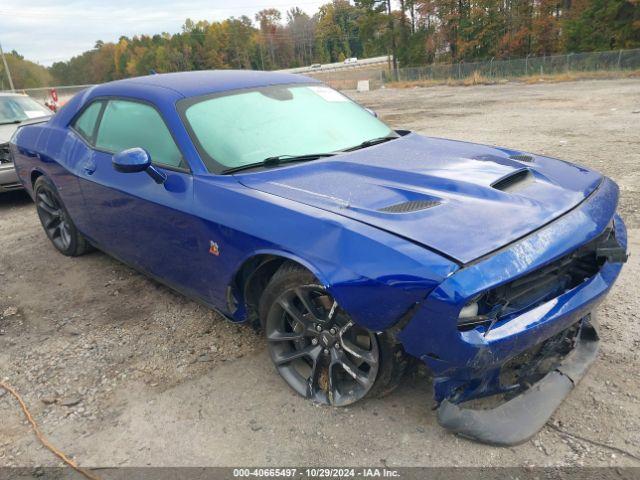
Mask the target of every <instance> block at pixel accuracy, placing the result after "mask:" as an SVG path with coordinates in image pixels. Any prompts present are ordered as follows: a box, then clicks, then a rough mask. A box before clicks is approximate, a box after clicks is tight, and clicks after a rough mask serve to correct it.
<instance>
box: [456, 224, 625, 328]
mask: <svg viewBox="0 0 640 480" xmlns="http://www.w3.org/2000/svg"><path fill="white" fill-rule="evenodd" d="M613 227H614V225H613V221H612V222H611V223H610V224H609V225H608V226H607V228H606V229H605V230H604V231H603V232H602V233H601V234H600V235H599V236H598V237H596V238H595V239H593V240H592V241H591V242H589V243H587V244H586V245H583V246H582V247H580V248H578V249H577V250H574V251H573V252H571V253H570V254H568V255H565V256H564V257H562V258H560V259H559V260H556V261H554V262H552V263H550V264H548V265H547V266H545V267H543V268H540V269H538V270H535V271H533V272H531V273H529V274H527V275H524V276H522V277H520V278H517V279H515V280H513V281H511V282H508V283H506V284H503V285H500V286H498V287H496V288H493V289H491V290H488V291H486V292H484V293H482V294H480V295H477V296H475V297H473V298H472V299H471V300H469V301H468V302H467V303H466V304H465V306H464V307H463V308H462V309H461V311H460V315H459V317H458V330H460V331H467V330H471V329H474V328H477V327H481V328H483V329H484V333H485V334H487V333H488V332H489V331H490V330H491V328H493V326H494V325H496V324H497V323H498V322H500V321H507V320H508V319H509V318H510V317H512V316H515V315H519V314H521V313H523V312H525V311H527V310H529V309H531V308H535V307H536V306H538V305H540V304H542V303H544V302H547V301H549V300H551V299H553V298H555V297H557V296H559V295H562V294H563V293H565V292H568V291H569V290H571V289H573V288H575V287H577V286H578V285H580V284H581V283H583V282H584V281H586V280H589V279H590V278H592V277H593V276H594V275H596V274H597V273H598V272H599V271H600V269H601V268H602V266H603V265H604V264H605V262H611V263H624V262H625V261H626V260H627V253H626V249H625V248H624V247H622V246H621V245H620V244H619V243H618V241H617V240H616V238H615V230H614V228H613Z"/></svg>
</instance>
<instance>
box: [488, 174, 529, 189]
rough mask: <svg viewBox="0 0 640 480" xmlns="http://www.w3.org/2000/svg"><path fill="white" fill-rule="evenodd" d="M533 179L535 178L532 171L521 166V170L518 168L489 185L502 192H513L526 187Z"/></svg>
mask: <svg viewBox="0 0 640 480" xmlns="http://www.w3.org/2000/svg"><path fill="white" fill-rule="evenodd" d="M534 181H535V178H534V176H533V173H531V171H530V170H528V169H526V168H523V169H522V170H518V171H517V172H514V173H512V174H510V175H507V176H506V177H502V178H501V179H500V180H498V181H497V182H494V183H492V184H491V186H492V187H493V188H495V189H496V190H500V191H502V192H514V191H516V190H520V189H521V188H524V187H526V186H527V185H529V184H530V183H533V182H534Z"/></svg>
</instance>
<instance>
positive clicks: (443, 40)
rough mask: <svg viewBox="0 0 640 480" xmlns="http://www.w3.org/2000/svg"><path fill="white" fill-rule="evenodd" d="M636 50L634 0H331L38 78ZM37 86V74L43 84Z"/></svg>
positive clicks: (123, 44) (203, 24)
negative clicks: (388, 58)
mask: <svg viewBox="0 0 640 480" xmlns="http://www.w3.org/2000/svg"><path fill="white" fill-rule="evenodd" d="M636 47H640V1H639V0H354V1H352V2H351V1H349V0H333V1H331V2H329V3H327V4H325V5H322V6H321V7H320V8H319V9H318V11H317V12H316V13H315V14H313V15H308V14H307V13H305V12H304V11H302V10H301V9H300V8H292V9H290V10H288V11H286V12H285V14H284V16H283V14H282V12H281V11H280V10H277V9H274V8H268V9H264V10H261V11H260V12H258V13H257V14H256V15H255V17H254V18H253V19H252V18H249V17H247V16H242V17H239V18H234V17H232V18H229V19H227V20H223V21H220V22H208V21H205V20H201V21H194V20H191V19H187V20H186V21H185V23H184V25H183V26H182V29H181V32H179V33H176V34H169V33H159V34H156V35H151V36H149V35H139V36H134V37H132V38H128V37H121V38H120V39H119V40H118V41H117V42H102V41H98V42H96V44H95V48H93V49H92V50H89V51H86V52H84V53H82V54H81V55H78V56H76V57H73V58H71V59H70V60H69V61H66V62H56V63H54V64H53V65H52V66H51V67H50V68H49V69H48V72H47V73H48V74H49V75H50V76H51V79H52V80H53V81H54V83H56V84H58V85H72V84H86V83H100V82H105V81H109V80H115V79H119V78H125V77H131V76H137V75H146V74H149V73H150V72H158V73H162V72H172V71H180V70H200V69H224V68H236V69H259V70H274V69H282V68H292V67H298V66H304V65H310V64H313V63H329V62H340V61H342V60H344V59H345V58H348V57H361V58H362V57H372V56H378V55H387V54H389V55H393V59H394V60H395V61H394V66H397V65H399V66H401V67H404V66H415V65H425V64H429V63H434V62H458V61H469V60H478V59H489V58H492V57H493V58H496V59H500V58H510V57H525V56H527V55H550V54H554V53H564V52H582V51H594V50H615V49H626V48H636ZM44 78H46V76H45V75H43V79H44Z"/></svg>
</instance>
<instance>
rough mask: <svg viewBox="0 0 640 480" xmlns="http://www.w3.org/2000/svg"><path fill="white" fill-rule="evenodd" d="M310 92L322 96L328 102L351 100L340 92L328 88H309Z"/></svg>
mask: <svg viewBox="0 0 640 480" xmlns="http://www.w3.org/2000/svg"><path fill="white" fill-rule="evenodd" d="M309 90H311V91H312V92H314V93H315V94H317V95H320V96H321V97H322V98H323V99H325V100H326V101H327V102H348V101H349V99H348V98H347V97H345V96H344V95H342V94H341V93H340V92H337V91H335V90H333V89H332V88H328V87H309Z"/></svg>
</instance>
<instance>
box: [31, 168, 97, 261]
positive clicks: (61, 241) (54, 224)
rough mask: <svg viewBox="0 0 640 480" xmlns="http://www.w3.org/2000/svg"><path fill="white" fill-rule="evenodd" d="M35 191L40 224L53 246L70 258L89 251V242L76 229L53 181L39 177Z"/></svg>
mask: <svg viewBox="0 0 640 480" xmlns="http://www.w3.org/2000/svg"><path fill="white" fill-rule="evenodd" d="M33 191H34V197H35V202H36V210H37V211H38V217H39V218H40V223H41V224H42V228H43V229H44V231H45V233H46V234H47V237H48V238H49V240H50V241H51V243H53V246H54V247H56V249H57V250H58V251H59V252H60V253H62V254H64V255H67V256H70V257H75V256H78V255H82V254H83V253H85V252H86V251H87V250H89V249H90V246H89V244H88V242H87V241H86V239H85V238H84V237H83V236H82V234H81V233H80V232H78V230H77V229H76V227H75V225H74V224H73V221H72V220H71V217H70V216H69V213H68V212H67V210H66V209H65V208H64V205H63V203H62V200H61V199H60V196H59V195H58V192H57V191H56V189H55V187H54V186H53V184H52V183H51V181H50V180H49V179H47V178H46V177H44V176H41V177H38V179H37V180H36V182H35V184H34V186H33Z"/></svg>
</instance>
